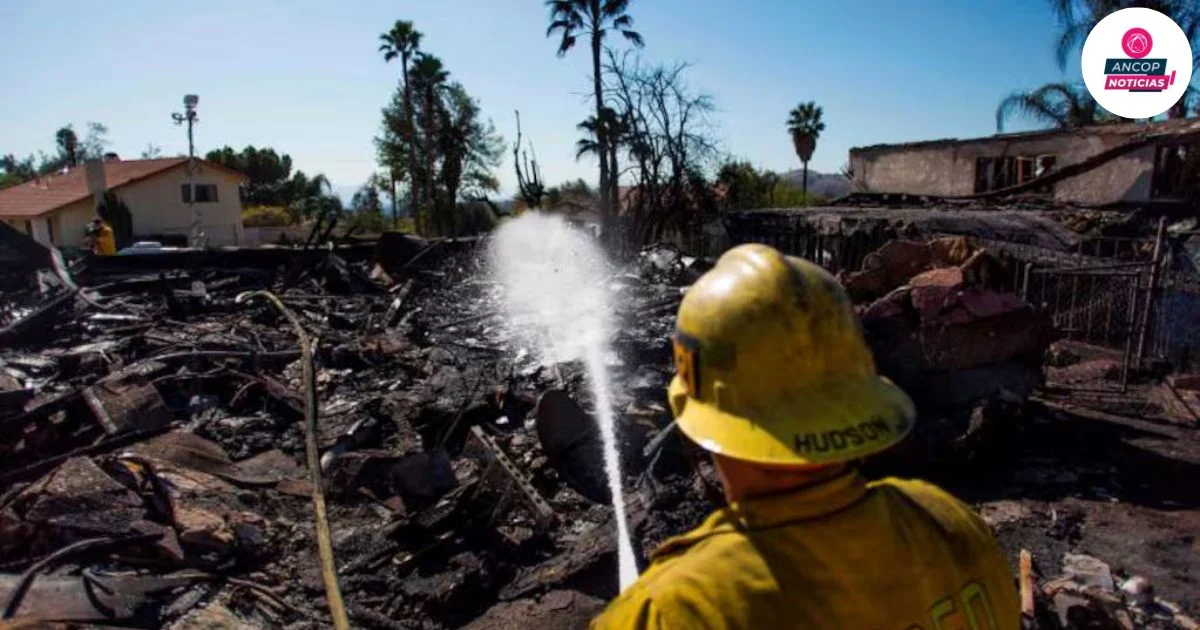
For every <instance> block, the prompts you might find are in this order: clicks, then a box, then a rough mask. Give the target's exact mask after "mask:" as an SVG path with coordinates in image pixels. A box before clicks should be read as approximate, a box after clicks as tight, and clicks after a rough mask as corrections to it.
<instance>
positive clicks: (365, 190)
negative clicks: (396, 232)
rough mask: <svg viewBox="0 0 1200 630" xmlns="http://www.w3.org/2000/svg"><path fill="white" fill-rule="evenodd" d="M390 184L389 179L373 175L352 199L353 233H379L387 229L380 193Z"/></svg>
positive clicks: (351, 219)
mask: <svg viewBox="0 0 1200 630" xmlns="http://www.w3.org/2000/svg"><path fill="white" fill-rule="evenodd" d="M389 184H390V181H389V180H388V179H387V178H384V177H380V176H377V175H372V176H371V177H369V178H368V179H367V182H366V183H365V184H363V186H362V188H359V189H358V190H357V191H356V192H355V193H354V197H352V198H351V199H350V227H351V231H363V232H368V233H379V232H382V231H383V230H384V229H385V228H386V227H387V221H386V220H385V219H384V217H383V203H382V202H381V201H380V199H379V191H380V190H381V189H384V188H386V187H387V186H388V185H389Z"/></svg>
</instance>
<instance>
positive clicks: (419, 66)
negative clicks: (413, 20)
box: [412, 53, 450, 227]
mask: <svg viewBox="0 0 1200 630" xmlns="http://www.w3.org/2000/svg"><path fill="white" fill-rule="evenodd" d="M448 78H450V73H449V72H447V71H446V68H445V66H444V65H442V60H441V59H438V58H437V57H435V56H433V55H430V54H427V53H417V57H416V60H415V61H413V67H412V83H413V88H414V90H415V91H417V92H418V93H419V94H420V97H421V120H420V123H421V127H422V134H421V135H422V140H423V146H422V147H421V154H422V156H423V158H424V162H425V163H424V164H422V165H421V170H420V173H421V181H422V184H423V186H424V193H425V203H426V205H428V206H429V211H430V213H432V212H433V210H434V208H433V203H434V201H435V195H434V185H433V171H434V161H435V160H436V157H437V156H436V153H435V152H434V146H433V144H434V141H435V139H436V138H437V129H438V119H439V117H440V116H439V108H440V104H441V99H440V96H441V93H442V91H443V90H445V88H446V80H447V79H448ZM414 179H415V175H414ZM413 185H414V186H415V185H416V184H415V183H414V184H413ZM420 216H421V214H420V213H419V212H418V213H417V217H418V221H419V218H420ZM429 216H432V215H431V214H430V215H429ZM427 218H428V217H427ZM418 225H419V223H418ZM431 225H432V223H428V222H427V225H426V227H429V226H431Z"/></svg>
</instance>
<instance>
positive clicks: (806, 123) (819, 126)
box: [787, 101, 825, 199]
mask: <svg viewBox="0 0 1200 630" xmlns="http://www.w3.org/2000/svg"><path fill="white" fill-rule="evenodd" d="M821 113H822V110H821V107H820V106H818V105H817V104H816V103H814V102H813V101H809V102H807V103H800V104H799V105H797V106H796V107H795V108H794V109H792V111H791V112H790V113H789V114H788V121H787V128H788V133H790V134H792V146H793V147H794V148H795V149H796V157H798V158H800V162H801V164H803V165H804V175H803V180H802V181H801V183H800V186H801V188H800V192H801V193H802V194H803V195H804V197H805V198H806V199H807V197H808V161H809V160H811V159H812V155H813V152H814V151H816V149H817V138H820V137H821V132H822V131H825V123H823V122H821Z"/></svg>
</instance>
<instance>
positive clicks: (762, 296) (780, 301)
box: [669, 244, 915, 466]
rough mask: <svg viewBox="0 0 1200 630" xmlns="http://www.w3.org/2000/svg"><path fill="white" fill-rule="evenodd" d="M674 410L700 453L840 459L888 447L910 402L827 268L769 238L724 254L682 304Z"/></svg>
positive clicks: (907, 420) (908, 415)
mask: <svg viewBox="0 0 1200 630" xmlns="http://www.w3.org/2000/svg"><path fill="white" fill-rule="evenodd" d="M672 341H673V343H674V347H675V371H676V374H675V378H674V379H673V380H672V381H671V385H670V390H669V394H670V401H671V410H672V411H673V412H674V414H675V417H676V419H677V421H678V424H679V428H680V429H682V430H683V432H684V433H685V434H686V435H687V436H688V437H690V438H691V439H692V440H693V441H695V442H696V443H697V444H699V445H700V446H701V447H702V448H704V449H705V450H708V451H711V452H713V453H720V454H721V455H725V456H727V457H731V458H734V459H740V460H745V461H750V462H756V463H761V464H775V465H788V466H794V465H819V464H829V463H835V462H844V461H849V460H854V459H858V458H860V457H863V456H866V455H870V454H872V453H876V452H879V451H881V450H884V449H886V448H888V447H891V446H893V445H894V444H896V443H897V442H899V441H900V440H901V439H903V438H904V436H905V435H907V434H908V432H909V430H910V429H911V428H912V425H913V421H914V417H915V411H914V409H913V404H912V401H911V400H909V398H908V396H907V395H906V394H905V393H904V392H903V391H901V390H900V388H899V387H896V386H895V385H894V384H893V383H892V382H891V381H889V380H887V379H886V378H884V377H882V376H879V375H877V374H876V373H875V362H874V360H873V359H872V357H871V352H870V350H868V349H867V345H866V342H865V341H864V340H863V336H862V331H861V330H860V328H859V325H858V321H857V320H856V318H855V317H854V313H853V311H852V310H851V306H850V300H849V298H848V297H847V296H846V292H845V291H844V290H843V289H842V287H841V285H839V284H838V283H837V281H835V280H834V279H833V277H832V276H830V275H829V273H827V272H826V271H825V270H824V269H821V268H820V267H818V266H817V265H814V264H812V263H810V262H808V261H806V260H802V259H800V258H794V257H791V256H784V255H783V254H782V253H780V252H779V251H778V250H775V249H773V248H771V247H768V246H766V245H756V244H751V245H741V246H738V247H735V248H733V249H731V250H729V251H728V252H726V253H725V254H724V255H723V256H721V258H720V259H719V260H718V261H717V264H716V266H715V267H714V268H713V269H712V270H710V271H709V272H708V273H706V274H704V275H703V276H702V277H701V278H700V279H699V280H698V281H697V282H696V283H695V284H694V285H693V286H692V287H691V289H690V290H688V292H687V295H686V296H684V299H683V303H682V304H681V305H680V307H679V318H678V321H677V323H676V332H675V335H674V336H673V338H672Z"/></svg>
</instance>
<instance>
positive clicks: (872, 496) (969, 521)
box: [592, 245, 1020, 630]
mask: <svg viewBox="0 0 1200 630" xmlns="http://www.w3.org/2000/svg"><path fill="white" fill-rule="evenodd" d="M673 342H674V346H675V367H676V376H675V378H674V380H673V381H672V382H671V386H670V392H669V393H670V401H671V407H672V411H673V412H674V413H675V416H676V419H677V421H678V424H679V428H680V429H682V430H683V432H684V433H685V434H686V435H687V436H688V437H690V438H691V439H692V440H693V441H694V442H696V443H697V444H698V445H700V447H701V448H703V449H705V450H707V451H708V452H710V453H711V454H712V456H713V459H714V462H715V464H716V468H717V471H718V473H719V475H720V478H721V483H722V486H723V488H724V491H725V496H726V499H727V500H728V506H727V507H725V508H724V509H721V510H719V511H718V512H716V513H714V514H712V515H711V516H709V518H708V519H707V520H706V521H705V522H704V523H703V524H702V525H700V526H699V527H698V528H696V529H695V530H693V531H691V532H688V533H686V534H684V535H682V536H678V537H676V538H673V539H671V540H668V541H667V542H666V543H664V544H663V546H662V547H660V548H659V549H658V550H657V551H656V552H655V553H654V554H653V555H652V557H651V565H650V567H649V568H648V569H647V570H646V572H645V573H644V574H643V575H642V576H641V578H640V579H639V580H638V581H637V582H636V583H634V584H633V585H632V586H630V587H629V588H628V589H626V590H625V592H623V593H622V594H621V595H620V597H618V598H617V599H616V600H615V601H613V602H612V603H611V604H610V605H609V607H608V609H607V610H606V611H605V612H604V613H603V614H602V615H601V616H600V617H598V618H596V619H595V620H594V621H593V623H592V627H593V628H603V629H608V628H613V629H616V628H621V629H627V628H679V629H683V628H740V629H747V630H749V629H754V630H772V629H777V628H846V629H849V630H859V629H862V630H871V629H880V630H915V629H928V630H934V629H951V628H953V629H972V630H1010V629H1014V628H1018V627H1019V626H1020V617H1019V611H1018V602H1017V595H1016V592H1015V589H1014V586H1013V578H1012V573H1011V572H1010V571H1009V568H1008V564H1007V562H1006V561H1005V558H1004V556H1003V555H1002V553H1001V552H1000V550H999V548H998V547H997V545H996V541H995V539H994V538H993V537H992V534H991V532H990V530H989V529H988V526H987V525H986V524H985V523H984V522H983V520H982V519H980V518H979V517H978V516H977V515H976V514H974V513H973V512H972V511H971V510H970V509H969V508H967V507H966V506H965V505H963V504H962V503H960V502H959V501H958V500H956V499H955V498H954V497H952V496H950V495H949V494H947V493H946V492H944V491H942V490H940V489H939V488H937V487H935V486H933V485H931V484H928V483H924V482H920V481H902V480H898V479H891V478H889V479H884V480H882V481H877V482H871V483H868V482H866V481H865V480H864V479H863V478H862V477H861V476H859V474H858V473H857V472H856V470H855V468H854V466H853V462H854V461H856V460H858V459H860V458H862V457H864V456H867V455H870V454H872V453H877V452H879V451H882V450H884V449H886V448H889V447H891V446H893V445H895V444H896V443H897V442H899V441H900V440H901V439H902V438H903V437H904V436H905V435H906V434H907V433H908V432H909V430H910V429H911V428H912V425H913V421H914V410H913V405H912V402H911V401H910V400H909V398H908V396H906V395H905V394H904V392H903V391H901V390H900V389H899V388H897V387H896V386H895V385H893V384H892V383H891V382H890V381H888V380H887V379H885V378H883V377H880V376H878V375H877V374H876V372H875V365H874V362H873V360H872V358H871V354H870V351H869V350H868V349H867V347H866V343H865V342H864V341H863V337H862V333H861V331H860V329H859V326H858V323H857V321H856V320H855V317H854V314H853V311H852V310H851V306H850V303H849V300H848V299H847V297H846V294H845V292H844V291H843V290H842V288H841V287H840V286H839V285H838V284H837V282H836V281H834V279H833V278H832V277H831V276H830V275H829V274H828V273H826V272H825V271H824V270H822V269H821V268H819V267H817V266H816V265H813V264H811V263H809V262H807V261H804V260H800V259H798V258H792V257H788V256H784V255H783V254H781V253H779V252H778V251H776V250H774V249H772V248H770V247H767V246H765V245H743V246H740V247H737V248H735V249H732V250H730V251H729V252H727V253H726V254H725V255H724V256H722V257H721V259H720V260H719V261H718V262H717V265H716V267H714V268H713V269H712V270H711V271H709V272H708V273H707V274H705V275H704V276H703V277H702V278H700V280H699V281H698V282H696V284H695V285H694V286H693V287H692V288H691V290H689V291H688V293H687V295H686V297H685V298H684V300H683V303H682V305H681V306H680V308H679V319H678V324H677V329H676V333H675V336H674V338H673Z"/></svg>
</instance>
